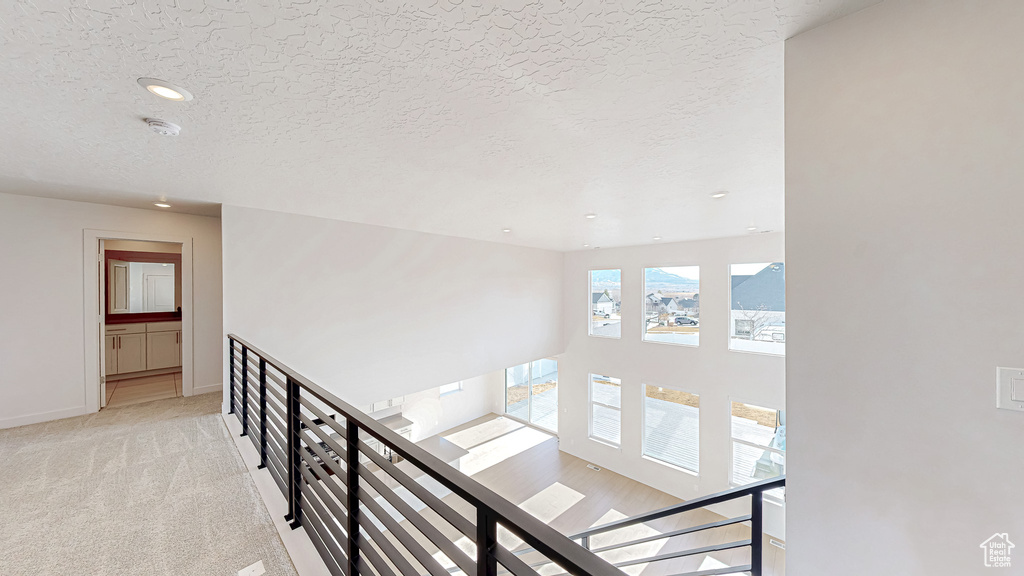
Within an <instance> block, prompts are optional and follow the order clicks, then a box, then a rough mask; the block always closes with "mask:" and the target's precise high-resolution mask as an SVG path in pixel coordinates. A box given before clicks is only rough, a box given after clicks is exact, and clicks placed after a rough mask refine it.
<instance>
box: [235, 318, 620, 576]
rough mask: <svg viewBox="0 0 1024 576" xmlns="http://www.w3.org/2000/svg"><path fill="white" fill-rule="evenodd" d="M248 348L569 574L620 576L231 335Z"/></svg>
mask: <svg viewBox="0 0 1024 576" xmlns="http://www.w3.org/2000/svg"><path fill="white" fill-rule="evenodd" d="M228 337H229V338H233V339H235V340H236V341H238V342H239V343H240V344H242V345H243V346H245V347H246V348H248V349H251V350H252V351H253V352H255V353H256V354H257V355H259V356H260V357H261V358H263V360H264V361H266V362H267V364H270V365H271V366H273V367H274V368H275V369H276V370H277V371H278V372H281V373H282V374H284V375H285V376H286V377H288V378H289V379H291V380H292V381H293V382H295V383H296V384H297V385H299V386H300V387H301V388H303V389H305V390H306V391H307V392H309V393H310V394H312V395H313V396H315V397H316V398H318V399H320V400H321V401H323V402H326V403H327V404H328V405H329V406H331V408H332V409H334V410H337V411H339V412H340V413H341V415H342V416H343V417H344V418H345V419H346V420H349V421H351V422H354V423H355V424H356V425H357V426H358V427H359V428H360V429H361V430H363V431H365V432H366V433H367V434H369V435H370V436H373V437H375V438H377V439H378V440H380V441H382V442H383V443H384V444H386V445H387V446H388V447H389V448H390V449H391V450H392V451H393V452H395V453H397V454H399V455H400V456H402V457H403V458H405V459H406V460H409V461H410V462H411V463H412V464H413V465H414V466H417V467H418V468H420V470H422V471H423V472H424V473H426V474H428V475H430V476H432V477H433V478H434V479H435V480H437V481H438V482H439V483H440V484H441V485H443V486H444V487H446V488H448V489H449V490H451V491H452V492H453V493H455V495H457V496H458V497H460V498H462V499H463V500H466V501H467V502H469V503H470V504H472V505H473V506H476V507H481V506H482V507H484V508H486V509H487V510H489V512H490V513H491V514H492V516H493V517H494V518H495V520H496V521H497V522H498V523H500V524H501V525H502V526H504V527H505V529H506V530H508V531H509V532H511V533H512V534H514V535H515V536H517V537H519V538H520V539H521V540H523V541H524V542H525V543H526V544H528V545H530V546H533V547H534V548H536V549H537V550H539V551H540V552H541V553H542V554H544V555H545V556H547V557H548V558H551V559H552V560H555V561H556V562H557V563H558V565H560V566H562V567H563V568H565V569H566V570H569V571H570V572H580V571H582V572H583V573H586V574H589V575H590V576H621V571H620V570H617V569H615V568H614V567H612V566H611V565H610V564H608V562H606V561H605V560H603V559H601V558H599V557H597V556H595V555H594V554H592V553H591V552H590V551H589V550H586V549H584V548H583V547H581V546H578V545H577V544H576V543H575V542H573V541H572V540H570V539H569V538H567V537H566V536H565V535H564V534H561V533H560V532H558V531H557V530H555V529H554V528H552V527H550V526H548V525H547V524H545V523H544V522H541V521H540V520H538V519H537V518H535V517H533V516H531V515H530V514H529V513H527V512H526V511H525V510H523V509H521V508H519V507H518V506H516V505H515V504H513V503H511V502H509V501H508V500H505V499H504V498H502V497H501V496H499V495H497V494H495V493H494V492H493V491H492V490H489V489H488V488H486V487H484V486H483V485H482V484H480V483H478V482H476V481H475V480H473V479H472V478H470V477H469V476H466V475H465V474H464V473H462V472H460V471H459V470H456V469H455V468H453V467H451V466H449V465H448V464H447V463H445V462H444V461H443V460H441V459H440V458H438V457H437V456H434V455H433V454H431V453H429V452H427V451H426V450H425V449H423V447H421V446H417V445H416V444H414V443H413V442H412V441H410V440H408V439H406V438H403V437H401V436H399V435H398V434H397V433H396V432H395V431H394V430H391V429H390V428H388V427H386V426H385V425H383V424H381V423H380V422H377V421H376V420H374V419H373V418H371V417H369V416H368V415H366V414H363V413H361V412H360V411H359V410H357V409H356V408H355V407H354V406H352V405H351V404H349V403H347V402H345V401H344V400H342V399H341V398H338V397H337V396H336V395H334V394H332V393H331V392H329V391H327V390H326V389H324V388H322V387H321V386H319V385H317V384H315V383H313V382H312V381H311V380H309V379H308V378H306V377H305V376H303V375H301V374H299V373H298V372H296V371H294V370H292V369H291V368H289V367H288V366H286V365H285V364H284V363H282V362H281V361H279V360H277V359H276V358H274V357H273V356H271V355H269V354H267V353H265V352H263V351H262V350H260V349H259V348H257V347H256V346H253V345H252V344H250V343H249V342H247V341H246V340H244V339H242V338H239V337H238V336H237V335H235V334H229V335H228Z"/></svg>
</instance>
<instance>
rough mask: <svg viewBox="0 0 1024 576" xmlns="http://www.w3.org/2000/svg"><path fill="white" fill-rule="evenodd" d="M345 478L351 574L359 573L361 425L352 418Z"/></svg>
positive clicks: (347, 433) (348, 427)
mask: <svg viewBox="0 0 1024 576" xmlns="http://www.w3.org/2000/svg"><path fill="white" fill-rule="evenodd" d="M345 478H346V480H347V484H348V487H347V488H346V489H345V496H346V504H345V507H346V509H347V512H348V523H347V524H346V525H345V531H346V532H347V533H348V546H347V549H346V550H345V553H346V554H347V555H348V563H349V566H350V567H351V569H350V574H351V575H352V576H357V575H358V574H359V564H360V562H359V427H358V426H356V425H355V423H354V422H352V420H351V419H346V420H345Z"/></svg>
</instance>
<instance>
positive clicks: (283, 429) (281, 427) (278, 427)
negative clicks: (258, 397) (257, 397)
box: [267, 402, 288, 448]
mask: <svg viewBox="0 0 1024 576" xmlns="http://www.w3.org/2000/svg"><path fill="white" fill-rule="evenodd" d="M267 406H268V407H269V406H270V402H267ZM267 417H268V418H267V430H273V431H274V432H277V433H278V434H281V438H282V439H283V438H284V434H286V433H287V430H288V426H286V425H285V423H284V422H285V418H287V414H279V413H278V412H277V409H276V408H271V409H270V410H267ZM271 424H273V426H271ZM284 446H285V444H283V443H282V444H281V447H282V448H283V447H284Z"/></svg>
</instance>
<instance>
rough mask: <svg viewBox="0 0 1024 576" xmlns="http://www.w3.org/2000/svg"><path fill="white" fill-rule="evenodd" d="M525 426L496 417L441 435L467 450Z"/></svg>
mask: <svg viewBox="0 0 1024 576" xmlns="http://www.w3.org/2000/svg"><path fill="white" fill-rule="evenodd" d="M525 427H526V425H525V424H522V423H520V422H516V421H515V420H513V419H511V418H502V417H498V418H492V419H490V420H488V421H486V422H481V423H480V424H477V425H475V426H471V427H469V428H465V429H463V430H459V431H458V432H451V433H449V434H444V435H443V436H442V437H443V438H444V439H445V440H447V441H449V442H451V443H452V444H455V445H456V446H458V447H459V448H462V449H463V450H469V449H470V448H473V447H475V446H478V445H480V444H483V443H485V442H489V441H491V440H494V439H495V438H499V437H501V436H503V435H505V434H508V433H509V432H514V431H516V430H519V429H521V428H525Z"/></svg>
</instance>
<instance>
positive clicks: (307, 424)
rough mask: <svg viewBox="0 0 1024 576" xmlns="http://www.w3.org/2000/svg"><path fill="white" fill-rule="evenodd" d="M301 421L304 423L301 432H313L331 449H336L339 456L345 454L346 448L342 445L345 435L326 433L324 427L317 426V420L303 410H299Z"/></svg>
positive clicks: (335, 451)
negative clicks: (333, 436)
mask: <svg viewBox="0 0 1024 576" xmlns="http://www.w3.org/2000/svg"><path fill="white" fill-rule="evenodd" d="M299 422H301V423H302V424H303V426H302V428H301V429H300V430H299V432H306V431H308V432H311V433H312V434H313V435H315V436H316V438H319V439H320V440H322V441H323V443H324V444H327V445H328V446H330V448H331V450H334V453H335V454H337V455H338V457H339V458H340V457H343V456H344V455H345V448H342V447H341V442H344V441H345V437H344V436H342V437H340V438H332V437H331V435H330V434H328V433H326V432H325V431H324V429H323V428H321V427H319V426H317V425H316V422H314V421H313V420H311V419H310V418H309V416H306V415H305V414H303V413H302V412H301V411H299Z"/></svg>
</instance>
